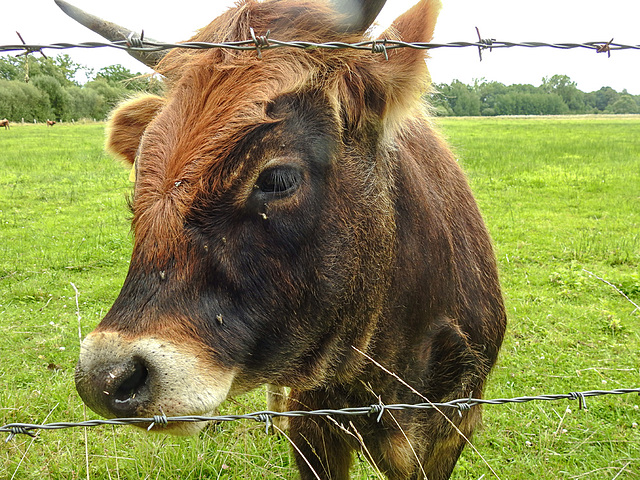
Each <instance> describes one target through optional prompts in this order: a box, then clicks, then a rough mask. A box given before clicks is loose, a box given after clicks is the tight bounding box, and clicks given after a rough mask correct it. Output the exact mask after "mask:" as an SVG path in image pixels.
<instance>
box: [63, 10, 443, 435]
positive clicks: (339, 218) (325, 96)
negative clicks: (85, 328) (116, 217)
mask: <svg viewBox="0 0 640 480" xmlns="http://www.w3.org/2000/svg"><path fill="white" fill-rule="evenodd" d="M344 3H345V4H357V3H358V2H344ZM363 3H364V4H365V5H368V7H369V9H364V10H360V11H356V12H354V11H351V12H347V13H344V12H343V13H338V12H337V11H336V8H335V5H332V4H329V3H325V2H319V1H316V0H297V1H293V0H292V1H288V0H280V1H277V0H266V1H264V2H254V1H251V0H247V1H244V2H241V3H240V4H239V5H238V6H237V7H236V8H233V9H231V10H229V11H228V12H226V13H225V14H223V15H221V16H220V17H219V18H217V19H216V20H214V21H213V22H212V23H211V24H210V25H208V26H207V27H205V28H204V29H202V30H201V31H200V32H199V33H198V34H197V35H196V36H195V37H194V38H193V40H194V41H208V42H223V41H236V40H244V39H246V38H247V37H248V36H249V35H250V34H249V29H250V27H252V28H253V29H254V31H255V32H256V34H258V35H263V34H266V32H267V31H270V32H271V37H272V38H276V39H280V40H298V39H304V40H310V41H316V42H327V41H345V42H356V41H361V40H362V39H363V36H364V35H365V30H366V29H367V27H368V26H369V24H370V23H371V21H372V20H373V18H374V17H375V16H376V15H377V11H378V10H379V8H380V6H381V5H380V2H363ZM372 5H373V7H371V6H372ZM438 8H439V5H438V4H437V2H435V1H422V2H420V3H418V4H417V5H416V6H415V7H414V8H413V9H412V10H410V11H409V12H407V13H406V14H404V15H403V16H401V17H400V18H399V19H397V20H396V22H395V23H394V24H393V25H392V27H391V28H390V29H389V30H388V31H387V32H385V33H384V34H383V35H382V36H383V37H384V38H401V39H403V40H405V41H415V42H417V41H420V42H425V41H428V40H430V38H431V36H432V32H433V26H434V23H435V17H436V15H437V11H438ZM388 56H389V59H388V60H385V57H384V55H381V54H372V53H368V52H364V53H363V52H357V51H352V50H338V51H335V50H320V49H318V50H313V51H301V50H295V49H290V48H278V49H273V50H265V51H263V52H262V58H258V56H257V55H256V53H255V52H238V51H231V50H225V49H213V50H203V51H192V50H181V49H180V50H178V49H176V50H173V51H171V52H169V53H168V55H167V56H166V57H165V58H164V59H162V61H161V62H160V63H159V65H157V70H158V71H159V72H161V73H163V74H164V75H165V76H166V78H167V83H168V93H167V95H166V97H164V98H160V97H156V96H142V97H138V98H135V99H133V100H130V101H128V102H127V103H125V104H123V105H121V106H120V107H119V108H118V109H117V110H116V111H115V112H114V113H113V115H112V118H111V122H110V126H109V133H108V141H107V144H108V147H109V149H110V150H111V151H112V152H114V153H115V154H116V155H118V156H120V157H121V158H123V159H124V160H125V161H126V162H128V163H129V164H131V165H132V168H133V169H134V171H135V187H134V193H133V197H132V201H131V209H132V213H133V221H132V230H133V235H134V239H135V242H134V248H133V254H132V258H131V263H130V268H129V272H128V274H127V277H126V280H125V282H124V285H123V287H122V291H121V292H120V295H119V296H118V298H117V300H116V301H115V303H114V305H113V307H112V308H111V310H110V311H109V312H108V313H107V315H106V316H105V318H104V319H103V320H102V322H101V323H100V324H99V325H98V327H97V328H96V329H95V330H94V331H93V332H92V333H90V334H89V335H88V336H87V338H86V339H85V340H84V342H83V344H82V350H81V355H80V360H79V363H78V367H77V371H76V384H77V388H78V391H79V392H80V395H81V396H82V398H83V399H84V400H85V402H86V403H87V404H88V405H89V406H90V407H91V408H92V409H93V410H95V411H96V412H98V413H100V414H102V415H104V416H107V417H116V416H119V417H123V416H125V417H126V416H153V415H155V414H159V413H161V412H164V413H165V414H167V415H188V414H194V415H196V414H210V413H211V412H213V411H214V410H215V409H216V407H217V406H218V405H219V404H220V403H221V402H222V401H223V400H224V399H225V398H226V397H227V396H228V395H229V394H233V393H236V392H242V391H246V390H248V389H251V388H254V387H256V386H258V385H260V384H262V383H266V382H269V383H274V384H280V385H287V386H293V387H297V388H304V389H307V388H314V387H317V386H321V385H324V384H327V383H328V382H348V381H349V379H350V378H352V377H353V375H354V374H355V373H357V372H358V371H359V370H360V369H361V368H362V365H363V363H362V362H363V358H362V357H361V356H360V355H359V354H357V353H356V352H355V351H354V349H353V348H352V347H353V346H355V347H357V348H359V349H361V350H366V349H367V347H368V345H369V342H370V341H371V339H372V338H373V337H374V335H375V333H376V330H377V328H378V326H377V320H378V318H379V316H380V315H381V311H382V306H383V303H384V301H385V297H386V295H387V290H388V286H389V283H390V277H391V272H392V269H393V266H394V248H395V243H396V226H395V211H394V198H395V195H396V194H397V192H396V191H395V189H394V182H393V178H394V164H393V162H392V161H391V160H390V156H389V155H388V153H389V151H391V150H392V149H394V147H395V145H394V144H393V139H394V134H395V129H396V126H397V125H398V124H399V123H400V122H402V121H403V120H404V119H405V117H406V116H407V115H409V114H414V113H415V110H416V109H418V108H421V107H420V94H421V92H422V90H423V87H424V84H425V82H427V81H428V73H427V70H426V67H425V63H424V53H423V51H419V50H412V49H398V50H390V51H389V52H388ZM172 428H173V429H174V431H176V432H178V433H180V432H182V433H189V432H191V431H193V430H194V429H197V425H195V426H194V424H180V425H179V426H176V427H172Z"/></svg>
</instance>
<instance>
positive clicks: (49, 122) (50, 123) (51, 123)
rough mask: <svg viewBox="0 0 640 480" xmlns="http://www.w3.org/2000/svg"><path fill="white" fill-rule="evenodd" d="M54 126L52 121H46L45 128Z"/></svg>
mask: <svg viewBox="0 0 640 480" xmlns="http://www.w3.org/2000/svg"><path fill="white" fill-rule="evenodd" d="M55 124H56V122H55V121H54V120H47V127H53V126H54V125H55Z"/></svg>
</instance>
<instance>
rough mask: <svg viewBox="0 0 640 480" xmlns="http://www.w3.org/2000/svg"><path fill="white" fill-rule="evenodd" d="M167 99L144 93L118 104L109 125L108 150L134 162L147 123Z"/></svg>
mask: <svg viewBox="0 0 640 480" xmlns="http://www.w3.org/2000/svg"><path fill="white" fill-rule="evenodd" d="M164 103H165V100H164V99H163V98H162V97H158V96H155V95H143V96H139V97H135V98H133V99H131V100H127V101H125V102H124V103H122V104H121V105H120V106H118V107H117V108H116V109H115V110H114V111H113V113H112V114H111V118H110V119H109V123H108V126H107V150H108V151H109V152H110V153H112V154H113V155H115V156H116V157H118V158H120V159H122V160H124V161H126V162H127V163H129V164H133V162H134V161H135V158H136V153H137V151H138V146H139V145H140V139H141V138H142V134H143V133H144V131H145V130H146V128H147V125H149V123H150V122H151V120H153V119H154V118H155V116H156V115H157V114H158V112H159V111H160V109H162V107H163V106H164Z"/></svg>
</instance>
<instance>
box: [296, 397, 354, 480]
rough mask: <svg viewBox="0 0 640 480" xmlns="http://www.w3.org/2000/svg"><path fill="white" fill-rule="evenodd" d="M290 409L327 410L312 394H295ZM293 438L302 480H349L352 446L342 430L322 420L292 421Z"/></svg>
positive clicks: (313, 418)
mask: <svg viewBox="0 0 640 480" xmlns="http://www.w3.org/2000/svg"><path fill="white" fill-rule="evenodd" d="M288 406H289V409H291V410H293V409H296V410H300V409H305V410H306V409H309V410H316V409H319V408H322V407H326V404H324V402H318V401H317V399H316V396H315V395H314V394H313V393H310V392H296V391H294V390H292V391H291V393H290V395H289V400H288ZM289 437H290V438H291V441H292V442H293V443H294V445H295V447H294V454H295V458H296V463H297V465H298V469H299V470H300V478H301V480H312V479H313V480H317V479H318V478H320V479H322V480H347V479H348V478H349V467H350V466H351V452H352V446H351V445H350V444H349V443H348V442H347V441H346V440H345V438H344V436H343V435H342V434H341V433H340V430H339V428H338V427H336V425H335V424H333V423H332V422H331V421H330V420H327V419H325V418H321V417H291V418H290V419H289Z"/></svg>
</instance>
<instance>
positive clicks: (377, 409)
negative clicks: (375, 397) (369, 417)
mask: <svg viewBox="0 0 640 480" xmlns="http://www.w3.org/2000/svg"><path fill="white" fill-rule="evenodd" d="M384 410H385V406H384V404H383V403H382V402H381V403H376V404H374V405H371V407H370V410H369V413H370V414H372V413H377V414H378V417H377V418H376V422H377V423H380V420H381V419H382V415H383V414H384Z"/></svg>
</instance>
